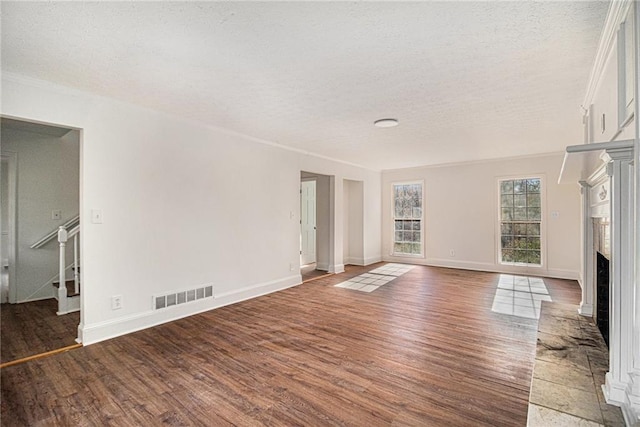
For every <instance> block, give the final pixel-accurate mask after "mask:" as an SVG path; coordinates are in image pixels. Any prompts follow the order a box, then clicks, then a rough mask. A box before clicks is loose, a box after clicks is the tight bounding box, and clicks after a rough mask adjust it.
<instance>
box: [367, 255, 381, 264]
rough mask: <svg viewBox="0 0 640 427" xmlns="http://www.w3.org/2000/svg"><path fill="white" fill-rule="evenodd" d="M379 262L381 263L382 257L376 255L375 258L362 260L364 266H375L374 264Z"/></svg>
mask: <svg viewBox="0 0 640 427" xmlns="http://www.w3.org/2000/svg"><path fill="white" fill-rule="evenodd" d="M380 261H382V256H380V255H376V256H372V257H369V258H365V259H364V265H371V264H375V263H376V262H380Z"/></svg>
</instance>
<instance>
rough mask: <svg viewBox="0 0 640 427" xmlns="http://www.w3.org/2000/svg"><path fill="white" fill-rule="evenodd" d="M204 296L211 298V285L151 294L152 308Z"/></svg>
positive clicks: (156, 308)
mask: <svg viewBox="0 0 640 427" xmlns="http://www.w3.org/2000/svg"><path fill="white" fill-rule="evenodd" d="M205 298H213V285H207V286H202V287H199V288H194V289H188V290H184V291H178V292H170V293H167V294H163V295H154V296H153V309H154V310H161V309H164V308H168V307H172V306H174V305H180V304H186V303H189V302H193V301H198V300H201V299H205Z"/></svg>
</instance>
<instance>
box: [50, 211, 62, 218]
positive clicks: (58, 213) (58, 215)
mask: <svg viewBox="0 0 640 427" xmlns="http://www.w3.org/2000/svg"><path fill="white" fill-rule="evenodd" d="M51 219H55V220H59V219H62V211H61V210H60V209H56V210H53V211H51Z"/></svg>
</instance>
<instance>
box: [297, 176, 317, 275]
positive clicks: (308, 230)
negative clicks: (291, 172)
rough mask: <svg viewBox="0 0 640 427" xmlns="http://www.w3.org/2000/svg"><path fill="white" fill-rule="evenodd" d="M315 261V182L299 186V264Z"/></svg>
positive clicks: (303, 182)
mask: <svg viewBox="0 0 640 427" xmlns="http://www.w3.org/2000/svg"><path fill="white" fill-rule="evenodd" d="M312 262H316V182H315V181H302V184H301V187H300V265H306V264H311V263H312Z"/></svg>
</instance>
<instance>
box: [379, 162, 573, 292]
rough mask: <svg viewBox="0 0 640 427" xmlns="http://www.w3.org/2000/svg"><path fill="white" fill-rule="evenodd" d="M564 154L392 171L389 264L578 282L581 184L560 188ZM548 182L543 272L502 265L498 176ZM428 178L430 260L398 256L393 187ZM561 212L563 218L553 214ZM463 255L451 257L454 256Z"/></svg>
mask: <svg viewBox="0 0 640 427" xmlns="http://www.w3.org/2000/svg"><path fill="white" fill-rule="evenodd" d="M562 159H563V156H562V154H553V155H547V156H539V157H528V158H515V159H504V160H496V161H486V162H477V163H462V164H455V165H447V166H439V167H423V168H411V169H401V170H392V171H384V172H383V175H382V182H383V184H382V186H383V187H382V188H383V192H382V206H383V209H382V229H383V234H382V251H383V254H384V255H383V258H384V259H385V260H388V261H397V262H403V261H404V262H417V263H421V264H428V265H439V266H444V267H457V268H466V269H476V270H486V271H501V272H520V273H525V272H526V273H528V274H540V275H546V276H552V277H564V278H572V279H577V278H578V274H579V270H580V194H579V187H578V185H577V184H576V185H559V184H557V179H558V174H559V172H560V167H561V165H562ZM530 175H535V176H542V177H543V179H544V186H545V188H546V203H545V204H544V213H543V215H544V216H543V221H544V224H545V226H546V227H545V228H546V231H545V232H544V234H545V236H546V245H545V247H546V253H547V257H546V262H544V265H543V267H541V268H536V267H530V268H528V269H524V268H522V267H515V266H506V265H501V264H499V263H498V258H497V253H498V240H497V237H496V235H497V233H498V226H497V225H498V223H497V215H498V197H497V191H498V184H497V181H498V178H505V177H517V176H530ZM414 180H424V195H425V196H424V216H425V218H424V220H425V225H424V233H425V255H426V256H425V257H424V258H418V259H416V258H403V257H393V256H391V255H390V254H391V251H392V239H393V234H392V232H393V221H392V216H391V215H392V193H391V187H392V183H393V182H398V181H414ZM552 211H557V212H558V213H559V216H558V218H552V217H551V215H550V212H552ZM452 249H453V250H454V251H455V256H453V257H452V256H450V250H452Z"/></svg>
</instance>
